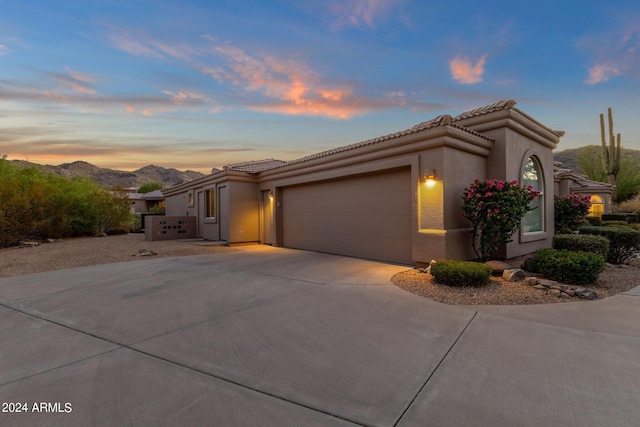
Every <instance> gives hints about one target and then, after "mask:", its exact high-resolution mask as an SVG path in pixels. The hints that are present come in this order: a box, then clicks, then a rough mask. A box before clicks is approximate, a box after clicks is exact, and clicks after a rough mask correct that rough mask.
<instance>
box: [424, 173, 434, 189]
mask: <svg viewBox="0 0 640 427" xmlns="http://www.w3.org/2000/svg"><path fill="white" fill-rule="evenodd" d="M424 182H425V183H426V184H427V185H430V186H431V185H433V184H435V183H436V170H435V169H433V173H430V172H429V171H426V170H425V171H424Z"/></svg>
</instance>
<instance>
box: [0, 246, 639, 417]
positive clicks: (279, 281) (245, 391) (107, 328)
mask: <svg viewBox="0 0 640 427" xmlns="http://www.w3.org/2000/svg"><path fill="white" fill-rule="evenodd" d="M406 268H407V267H401V266H393V265H387V264H383V263H376V262H371V261H365V260H359V259H352V258H346V257H339V256H332V255H325V254H318V253H313V252H304V251H295V250H288V249H276V248H271V247H268V246H250V247H245V248H242V250H241V251H239V252H229V253H221V254H215V255H198V256H191V257H182V258H158V259H145V260H141V261H136V262H127V263H121V264H110V265H102V266H95V267H86V268H77V269H72V270H64V271H57V272H52V273H43V274H37V275H28V276H19V277H12V278H5V279H0V346H1V350H0V402H2V405H3V406H2V408H0V410H2V412H0V425H2V426H14V425H16V426H22V425H24V426H33V425H65V426H102V425H104V426H158V425H171V426H196V425H203V426H204V425H207V426H213V425H216V426H217V425H221V426H314V425H317V426H331V425H379V426H395V425H398V426H431V425H433V426H470V425H473V426H542V425H544V426H605V425H606V426H630V425H638V423H639V421H638V420H640V288H636V289H634V290H632V291H630V292H627V293H625V294H622V295H618V296H615V297H612V298H608V299H606V300H601V301H595V302H579V303H569V304H555V305H544V306H526V307H481V308H479V307H452V306H446V305H443V304H439V303H435V302H432V301H430V300H427V299H424V298H421V297H417V296H415V295H413V294H410V293H407V292H404V291H402V290H400V289H398V288H396V287H395V286H393V285H391V284H390V281H389V279H390V277H391V276H392V275H393V274H395V273H396V272H399V271H403V270H406ZM639 281H640V279H639ZM9 402H12V403H20V404H21V405H20V407H21V408H22V409H24V408H25V406H24V405H22V404H26V408H27V409H28V412H27V413H7V412H6V411H7V410H10V409H15V405H13V406H11V405H9V404H8V403H9ZM43 403H44V405H43ZM34 405H35V409H39V410H42V412H35V411H34Z"/></svg>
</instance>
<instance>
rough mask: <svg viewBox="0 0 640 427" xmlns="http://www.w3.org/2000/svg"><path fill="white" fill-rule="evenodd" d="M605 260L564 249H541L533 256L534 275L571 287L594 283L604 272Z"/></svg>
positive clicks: (590, 254) (598, 255)
mask: <svg viewBox="0 0 640 427" xmlns="http://www.w3.org/2000/svg"><path fill="white" fill-rule="evenodd" d="M605 265H606V264H605V259H604V257H603V256H602V255H600V254H594V253H591V252H575V251H568V250H566V249H553V248H549V249H541V250H539V251H537V252H536V253H535V255H534V256H533V262H532V268H533V271H534V272H536V273H540V274H542V275H543V276H545V277H547V278H549V279H552V280H557V281H559V282H563V283H567V284H571V285H579V286H582V285H586V284H589V283H594V282H595V281H596V280H597V279H598V275H599V274H600V273H602V272H603V271H604V267H605Z"/></svg>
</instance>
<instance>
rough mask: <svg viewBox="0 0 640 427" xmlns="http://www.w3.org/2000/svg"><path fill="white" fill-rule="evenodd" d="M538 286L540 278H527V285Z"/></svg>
mask: <svg viewBox="0 0 640 427" xmlns="http://www.w3.org/2000/svg"><path fill="white" fill-rule="evenodd" d="M537 284H538V278H537V277H527V285H529V286H536V285H537Z"/></svg>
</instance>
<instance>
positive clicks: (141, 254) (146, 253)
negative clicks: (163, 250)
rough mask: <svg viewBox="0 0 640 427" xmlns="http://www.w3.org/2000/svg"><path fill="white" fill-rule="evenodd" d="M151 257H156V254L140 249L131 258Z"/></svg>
mask: <svg viewBox="0 0 640 427" xmlns="http://www.w3.org/2000/svg"><path fill="white" fill-rule="evenodd" d="M153 255H158V254H157V253H155V252H153V251H149V250H147V249H140V250H139V251H138V253H137V254H135V255H132V256H153Z"/></svg>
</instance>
